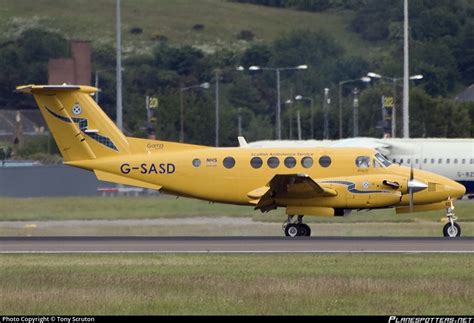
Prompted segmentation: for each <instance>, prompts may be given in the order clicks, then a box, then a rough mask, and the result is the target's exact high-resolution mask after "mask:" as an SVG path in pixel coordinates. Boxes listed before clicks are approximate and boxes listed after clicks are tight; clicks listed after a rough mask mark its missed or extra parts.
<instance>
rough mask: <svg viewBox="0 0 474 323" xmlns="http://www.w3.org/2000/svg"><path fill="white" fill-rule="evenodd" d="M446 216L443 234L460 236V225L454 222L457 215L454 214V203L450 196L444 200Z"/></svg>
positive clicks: (450, 236)
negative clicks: (446, 221) (446, 220)
mask: <svg viewBox="0 0 474 323" xmlns="http://www.w3.org/2000/svg"><path fill="white" fill-rule="evenodd" d="M446 217H447V218H448V223H446V224H445V226H444V227H443V236H445V237H449V238H456V237H460V236H461V226H460V225H459V224H458V223H456V222H455V221H456V220H457V217H456V216H455V215H454V204H453V200H451V198H450V197H449V198H448V200H447V201H446Z"/></svg>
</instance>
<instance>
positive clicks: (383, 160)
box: [374, 153, 392, 167]
mask: <svg viewBox="0 0 474 323" xmlns="http://www.w3.org/2000/svg"><path fill="white" fill-rule="evenodd" d="M375 160H377V161H378V162H379V163H380V164H382V165H383V166H385V167H388V166H390V165H392V163H391V162H390V160H388V158H387V157H385V156H384V155H382V154H381V153H376V154H375V159H374V167H377V166H375V165H376V164H375Z"/></svg>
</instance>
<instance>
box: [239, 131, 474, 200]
mask: <svg viewBox="0 0 474 323" xmlns="http://www.w3.org/2000/svg"><path fill="white" fill-rule="evenodd" d="M239 142H240V144H241V145H245V144H246V143H245V140H243V139H240V140H239ZM248 146H250V147H365V148H373V149H376V150H377V151H379V152H380V153H382V154H383V155H385V156H387V157H388V158H389V159H390V160H392V161H393V162H396V163H399V164H401V165H404V166H410V165H413V168H418V169H423V170H426V171H429V172H433V173H436V174H439V175H443V176H446V177H448V178H450V179H453V180H455V181H457V182H459V183H460V184H463V185H464V186H465V187H466V194H470V195H471V194H474V139H444V138H419V139H402V138H394V139H379V138H364V137H359V138H350V139H341V140H300V141H299V140H281V141H278V140H265V141H255V142H251V143H248Z"/></svg>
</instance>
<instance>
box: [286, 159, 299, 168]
mask: <svg viewBox="0 0 474 323" xmlns="http://www.w3.org/2000/svg"><path fill="white" fill-rule="evenodd" d="M283 162H284V164H285V166H286V167H288V168H293V167H295V166H296V159H295V158H294V157H286V158H285V160H284V161H283Z"/></svg>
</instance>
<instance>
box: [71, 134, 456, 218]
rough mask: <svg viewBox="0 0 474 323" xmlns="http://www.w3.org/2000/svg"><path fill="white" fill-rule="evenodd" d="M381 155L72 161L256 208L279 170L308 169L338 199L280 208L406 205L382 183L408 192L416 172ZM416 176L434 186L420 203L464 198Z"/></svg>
mask: <svg viewBox="0 0 474 323" xmlns="http://www.w3.org/2000/svg"><path fill="white" fill-rule="evenodd" d="M164 145H166V143H165V144H164ZM197 147H199V146H197ZM375 155H376V152H375V151H374V150H372V149H367V148H209V147H202V148H194V149H190V150H182V151H180V150H171V151H170V152H166V149H161V150H159V152H149V153H146V154H133V155H129V156H121V158H110V159H107V158H102V159H99V160H95V161H89V162H87V164H82V165H79V164H73V165H75V166H80V167H83V168H87V169H94V170H103V171H107V172H113V173H114V174H116V175H119V176H122V177H127V178H133V179H136V180H139V181H141V182H147V183H153V184H156V185H159V186H162V190H163V191H165V192H169V193H172V194H176V195H182V196H190V197H195V198H199V199H204V200H208V201H216V202H223V203H232V204H243V205H251V204H252V202H251V198H249V192H251V191H253V190H255V189H257V188H260V187H264V186H266V185H267V184H268V183H269V181H270V180H271V179H272V178H273V177H274V176H275V175H277V174H278V175H283V174H305V175H308V176H310V177H311V178H313V179H314V180H315V181H317V182H318V183H323V184H324V185H326V186H329V187H332V188H334V189H335V190H337V191H338V196H336V197H324V198H316V199H308V198H305V197H304V196H302V197H301V199H298V198H296V199H295V198H292V199H286V198H285V197H281V198H280V199H279V201H278V204H279V205H281V206H287V205H317V206H323V207H334V208H343V209H354V208H373V207H385V206H389V205H395V204H396V205H408V199H407V198H405V197H403V198H402V199H401V201H400V194H399V193H398V192H395V191H394V190H393V189H391V188H390V187H387V186H385V185H383V184H382V183H383V181H384V180H387V181H392V182H397V183H399V184H400V188H399V190H398V191H401V192H402V194H404V193H407V181H408V180H409V176H410V169H409V168H407V167H403V166H399V165H396V164H391V163H390V162H388V161H387V163H386V164H384V163H383V162H382V161H378V160H376V158H375ZM415 178H416V179H417V180H420V181H422V182H424V183H426V185H431V186H430V187H431V189H430V192H429V194H427V193H428V191H426V192H418V193H415V203H417V204H428V203H434V202H439V201H442V200H444V199H446V198H447V197H448V196H450V195H451V196H453V197H457V196H455V195H459V194H458V193H459V191H460V188H459V185H458V184H457V183H455V182H453V181H450V180H449V179H447V178H445V177H442V176H438V175H435V174H432V173H428V172H423V171H417V172H416V173H415ZM430 183H431V184H430ZM395 193H397V194H398V195H394V194H395Z"/></svg>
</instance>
